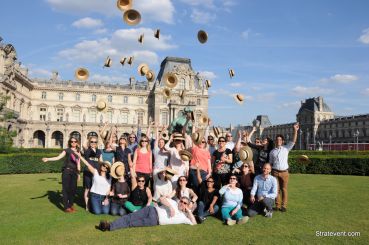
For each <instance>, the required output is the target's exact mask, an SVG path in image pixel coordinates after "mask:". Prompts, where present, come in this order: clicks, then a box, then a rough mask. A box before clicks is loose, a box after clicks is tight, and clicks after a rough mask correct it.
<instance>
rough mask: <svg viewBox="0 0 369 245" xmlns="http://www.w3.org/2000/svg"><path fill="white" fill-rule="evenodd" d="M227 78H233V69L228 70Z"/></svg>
mask: <svg viewBox="0 0 369 245" xmlns="http://www.w3.org/2000/svg"><path fill="white" fill-rule="evenodd" d="M228 72H229V77H230V78H232V77H234V70H233V69H229V71H228Z"/></svg>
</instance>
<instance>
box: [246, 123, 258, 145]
mask: <svg viewBox="0 0 369 245" xmlns="http://www.w3.org/2000/svg"><path fill="white" fill-rule="evenodd" d="M255 131H256V127H252V130H251V132H250V133H249V135H248V136H247V142H251V138H252V135H253V134H254V133H255Z"/></svg>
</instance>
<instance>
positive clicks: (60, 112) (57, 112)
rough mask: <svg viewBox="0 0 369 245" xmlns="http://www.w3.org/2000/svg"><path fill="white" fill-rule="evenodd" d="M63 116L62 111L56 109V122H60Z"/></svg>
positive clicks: (61, 109)
mask: <svg viewBox="0 0 369 245" xmlns="http://www.w3.org/2000/svg"><path fill="white" fill-rule="evenodd" d="M63 115H64V109H63V108H58V109H56V121H57V122H62V121H63Z"/></svg>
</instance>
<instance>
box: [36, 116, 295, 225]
mask: <svg viewBox="0 0 369 245" xmlns="http://www.w3.org/2000/svg"><path fill="white" fill-rule="evenodd" d="M189 120H191V118H190V117H188V118H187V122H188V121H189ZM210 124H211V122H210V121H209V125H208V126H207V127H206V129H201V130H200V129H197V130H196V129H195V128H193V132H192V134H190V135H189V134H187V133H186V131H187V128H186V125H187V123H186V124H185V125H184V126H183V129H182V131H181V132H173V133H172V134H171V135H170V137H168V131H167V130H166V128H167V127H163V126H159V125H155V123H150V125H149V127H148V129H147V132H146V134H144V133H141V130H140V128H139V127H138V129H137V134H136V133H133V132H132V133H124V134H122V135H121V136H118V135H117V132H116V131H115V130H114V127H109V125H108V124H105V126H104V127H103V128H102V129H101V130H100V131H99V134H98V135H97V134H96V135H91V136H89V137H88V139H87V142H84V143H83V144H82V145H80V142H79V140H78V139H77V138H76V137H71V138H70V139H69V141H68V147H67V148H66V149H65V150H63V151H62V152H61V153H60V154H59V155H58V156H56V157H52V158H42V161H44V162H48V161H57V160H60V159H62V158H64V164H63V167H62V189H63V190H62V194H63V205H64V210H65V212H66V213H73V212H76V209H75V207H74V205H73V204H74V197H75V195H76V190H77V181H78V180H79V179H80V173H81V172H83V187H84V201H85V208H86V210H87V211H91V212H92V213H94V214H96V215H98V214H109V213H110V214H111V215H119V216H121V217H120V218H118V219H117V220H115V221H114V222H111V223H109V222H107V221H101V222H100V224H99V225H98V228H99V229H101V230H103V231H107V230H110V231H112V230H116V229H119V228H126V227H135V226H153V225H167V224H181V223H182V224H190V225H194V224H199V223H203V222H204V221H205V220H206V218H207V217H208V216H210V215H212V216H216V217H219V218H221V219H222V220H223V221H224V223H225V224H227V225H234V224H243V223H246V222H247V221H248V219H249V217H253V216H255V215H257V214H262V215H264V216H265V217H268V218H272V215H273V211H281V212H286V211H287V202H288V179H289V173H288V153H289V151H290V150H291V149H292V148H293V146H294V144H295V142H296V139H297V131H298V129H299V124H298V123H296V124H295V125H294V126H293V127H294V137H293V138H292V141H291V142H286V144H285V142H284V137H283V135H277V136H276V138H275V139H274V141H273V140H272V139H270V138H268V137H265V138H263V139H259V138H256V139H255V140H254V141H253V142H251V139H252V135H253V133H254V132H255V130H256V128H255V127H254V128H253V130H252V131H251V132H247V131H239V132H238V133H237V135H236V137H237V139H236V140H233V135H232V134H231V133H230V132H227V133H226V134H225V136H222V135H219V133H218V132H217V131H216V130H214V132H213V131H212V132H210ZM151 129H154V134H151ZM99 140H100V142H101V141H102V142H103V144H104V149H98V147H97V146H98V143H99ZM81 163H83V164H84V168H83V169H82V168H81Z"/></svg>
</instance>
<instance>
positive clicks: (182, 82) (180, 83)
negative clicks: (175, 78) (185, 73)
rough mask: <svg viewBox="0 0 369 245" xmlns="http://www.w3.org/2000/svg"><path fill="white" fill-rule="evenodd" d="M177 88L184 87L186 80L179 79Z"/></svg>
mask: <svg viewBox="0 0 369 245" xmlns="http://www.w3.org/2000/svg"><path fill="white" fill-rule="evenodd" d="M179 89H182V90H185V89H186V82H185V80H184V79H183V78H182V79H181V80H180V81H179Z"/></svg>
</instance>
